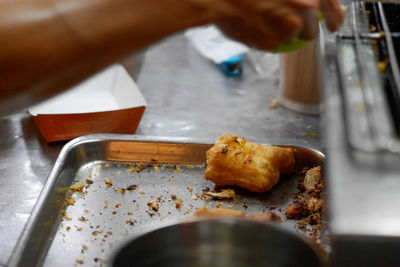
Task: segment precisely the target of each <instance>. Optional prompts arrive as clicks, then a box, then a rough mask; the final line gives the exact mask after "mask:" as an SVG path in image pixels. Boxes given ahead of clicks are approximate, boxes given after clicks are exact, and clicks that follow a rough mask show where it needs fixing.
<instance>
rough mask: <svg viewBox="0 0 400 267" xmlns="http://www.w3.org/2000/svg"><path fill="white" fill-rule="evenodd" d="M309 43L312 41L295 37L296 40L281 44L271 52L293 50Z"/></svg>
mask: <svg viewBox="0 0 400 267" xmlns="http://www.w3.org/2000/svg"><path fill="white" fill-rule="evenodd" d="M309 43H310V41H305V40H301V39H295V40H293V41H291V42H289V43H286V44H281V45H280V46H278V47H277V48H275V49H273V50H271V52H273V53H287V52H291V51H294V50H297V49H300V48H302V47H304V46H306V45H307V44H309Z"/></svg>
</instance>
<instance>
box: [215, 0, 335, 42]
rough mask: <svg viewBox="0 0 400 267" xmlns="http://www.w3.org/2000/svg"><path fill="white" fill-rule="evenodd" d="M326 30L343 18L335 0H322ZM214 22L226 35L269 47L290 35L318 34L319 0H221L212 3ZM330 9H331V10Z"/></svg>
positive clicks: (333, 27)
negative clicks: (217, 14) (213, 4)
mask: <svg viewBox="0 0 400 267" xmlns="http://www.w3.org/2000/svg"><path fill="white" fill-rule="evenodd" d="M322 1H324V3H323V4H322V5H321V7H322V11H323V12H324V14H325V16H326V20H327V26H328V28H329V29H330V30H336V29H337V28H338V27H339V25H340V23H341V22H342V21H343V13H342V10H341V9H340V5H339V3H338V2H337V0H322ZM215 7H217V9H218V12H219V15H220V16H219V17H220V19H219V20H218V21H217V25H218V26H219V27H220V28H221V30H223V31H224V32H225V33H226V34H227V35H228V36H230V37H232V38H234V39H236V40H238V41H241V42H244V43H246V44H248V45H250V46H253V47H256V48H260V49H265V50H272V49H274V48H276V47H278V46H279V45H280V44H284V43H287V42H290V41H291V40H294V39H303V40H311V39H313V38H315V37H316V36H317V35H318V27H319V0H246V1H242V0H221V1H218V2H217V3H216V4H215ZM331 9H332V10H331Z"/></svg>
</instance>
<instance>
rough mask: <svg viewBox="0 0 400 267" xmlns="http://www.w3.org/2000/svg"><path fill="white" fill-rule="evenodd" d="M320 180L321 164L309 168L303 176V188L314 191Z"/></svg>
mask: <svg viewBox="0 0 400 267" xmlns="http://www.w3.org/2000/svg"><path fill="white" fill-rule="evenodd" d="M320 181H321V166H317V167H315V168H312V169H309V170H308V171H307V172H306V175H305V177H304V188H305V189H306V191H307V192H311V191H314V190H315V189H316V187H317V185H318V184H319V182H320Z"/></svg>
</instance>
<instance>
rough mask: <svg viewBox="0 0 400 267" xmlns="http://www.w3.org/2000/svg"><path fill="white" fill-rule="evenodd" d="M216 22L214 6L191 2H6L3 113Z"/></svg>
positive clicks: (0, 62)
mask: <svg viewBox="0 0 400 267" xmlns="http://www.w3.org/2000/svg"><path fill="white" fill-rule="evenodd" d="M211 21H212V15H211V14H210V13H209V11H208V9H206V8H204V7H203V6H202V5H201V4H197V3H193V2H191V1H185V0H157V1H155V0H68V1H65V0H35V1H31V0H18V1H15V0H3V1H0V40H1V41H0V114H5V113H10V112H11V111H13V110H17V109H18V108H22V107H25V106H27V105H29V104H32V103H34V102H37V101H39V100H41V99H44V98H47V97H49V96H51V95H52V94H55V93H57V92H58V91H60V90H62V89H64V88H66V87H69V86H71V85H73V84H74V83H76V82H77V81H80V80H82V79H84V78H86V77H88V76H89V75H91V74H93V73H94V72H96V71H98V70H100V69H102V68H104V67H106V66H107V65H109V64H110V63H113V62H115V61H117V60H119V59H121V58H122V57H124V56H127V55H129V54H130V53H132V52H134V51H138V50H140V49H142V48H144V47H146V46H148V45H149V44H151V43H154V42H156V41H158V40H160V39H162V38H164V37H166V36H168V35H170V34H172V33H175V32H177V31H180V30H183V29H185V28H188V27H192V26H197V25H202V24H206V23H209V22H211ZM10 100H12V101H10ZM11 102H12V103H11Z"/></svg>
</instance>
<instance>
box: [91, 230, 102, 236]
mask: <svg viewBox="0 0 400 267" xmlns="http://www.w3.org/2000/svg"><path fill="white" fill-rule="evenodd" d="M98 234H100V232H99V231H93V232H92V235H93V236H97V235H98Z"/></svg>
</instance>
